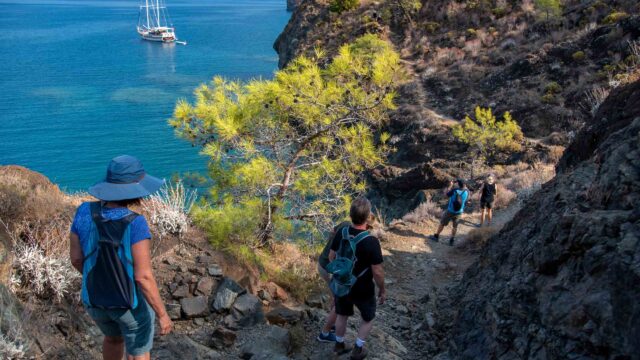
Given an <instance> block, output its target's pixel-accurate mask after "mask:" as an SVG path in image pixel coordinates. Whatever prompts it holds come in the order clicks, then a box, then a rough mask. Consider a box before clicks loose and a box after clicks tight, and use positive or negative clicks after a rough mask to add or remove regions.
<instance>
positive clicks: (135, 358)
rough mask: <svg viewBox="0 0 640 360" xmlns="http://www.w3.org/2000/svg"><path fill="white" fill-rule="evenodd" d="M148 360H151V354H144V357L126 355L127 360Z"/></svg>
mask: <svg viewBox="0 0 640 360" xmlns="http://www.w3.org/2000/svg"><path fill="white" fill-rule="evenodd" d="M150 359H151V353H146V354H144V355H138V356H133V355H127V360H150Z"/></svg>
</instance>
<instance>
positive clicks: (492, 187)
mask: <svg viewBox="0 0 640 360" xmlns="http://www.w3.org/2000/svg"><path fill="white" fill-rule="evenodd" d="M495 195H496V184H487V183H484V186H483V187H482V197H481V200H485V201H493V197H494V196H495Z"/></svg>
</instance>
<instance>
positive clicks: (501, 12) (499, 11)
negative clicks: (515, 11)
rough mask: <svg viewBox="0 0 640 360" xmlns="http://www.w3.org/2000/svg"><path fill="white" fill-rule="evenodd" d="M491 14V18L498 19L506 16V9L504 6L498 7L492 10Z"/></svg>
mask: <svg viewBox="0 0 640 360" xmlns="http://www.w3.org/2000/svg"><path fill="white" fill-rule="evenodd" d="M491 13H493V16H495V17H496V18H497V19H500V18H502V17H504V16H505V15H507V8H506V7H504V6H499V7H496V8H493V10H491Z"/></svg>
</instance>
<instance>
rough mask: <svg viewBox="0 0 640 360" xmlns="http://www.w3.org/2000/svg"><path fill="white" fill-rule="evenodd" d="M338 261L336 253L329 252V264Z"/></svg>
mask: <svg viewBox="0 0 640 360" xmlns="http://www.w3.org/2000/svg"><path fill="white" fill-rule="evenodd" d="M335 259H336V252H335V251H333V250H329V262H332V261H333V260H335Z"/></svg>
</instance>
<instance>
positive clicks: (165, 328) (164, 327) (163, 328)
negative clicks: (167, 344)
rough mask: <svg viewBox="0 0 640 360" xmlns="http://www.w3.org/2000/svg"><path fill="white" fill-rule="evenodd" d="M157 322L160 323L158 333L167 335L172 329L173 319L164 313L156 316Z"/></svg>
mask: <svg viewBox="0 0 640 360" xmlns="http://www.w3.org/2000/svg"><path fill="white" fill-rule="evenodd" d="M158 323H159V324H160V335H167V334H169V333H170V332H171V330H172V329H173V321H171V318H169V315H168V314H166V313H165V314H164V315H162V316H160V317H159V318H158Z"/></svg>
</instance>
